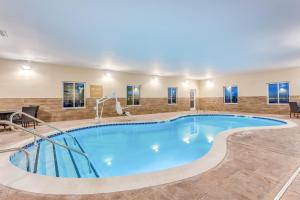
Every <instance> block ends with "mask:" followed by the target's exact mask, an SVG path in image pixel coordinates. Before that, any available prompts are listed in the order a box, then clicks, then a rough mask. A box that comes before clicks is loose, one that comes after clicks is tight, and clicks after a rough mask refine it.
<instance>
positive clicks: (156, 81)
mask: <svg viewBox="0 0 300 200" xmlns="http://www.w3.org/2000/svg"><path fill="white" fill-rule="evenodd" d="M151 83H152V84H153V85H158V84H159V82H158V77H157V76H154V77H153V78H152V80H151Z"/></svg>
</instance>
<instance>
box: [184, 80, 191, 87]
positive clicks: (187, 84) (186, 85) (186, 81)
mask: <svg viewBox="0 0 300 200" xmlns="http://www.w3.org/2000/svg"><path fill="white" fill-rule="evenodd" d="M189 84H190V82H189V81H188V80H185V81H183V82H182V85H183V86H184V87H188V86H189Z"/></svg>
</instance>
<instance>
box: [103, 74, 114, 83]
mask: <svg viewBox="0 0 300 200" xmlns="http://www.w3.org/2000/svg"><path fill="white" fill-rule="evenodd" d="M102 80H104V81H111V80H112V74H111V73H110V72H105V73H104V74H103V77H102Z"/></svg>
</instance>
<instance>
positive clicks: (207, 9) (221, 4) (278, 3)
mask: <svg viewBox="0 0 300 200" xmlns="http://www.w3.org/2000/svg"><path fill="white" fill-rule="evenodd" d="M299 10H300V1H299V0H227V1H222V0H219V1H218V0H185V1H179V0H173V1H171V0H151V1H143V0H119V1H116V0H109V1H104V0H89V1H84V0H63V1H61V0H51V1H41V0H26V1H20V0H2V1H0V29H1V30H4V31H6V33H7V35H8V37H0V57H2V58H9V59H18V60H31V61H39V62H46V63H54V64H63V65H72V66H78V67H92V68H100V69H106V70H117V71H128V72H136V73H146V74H155V75H166V76H173V75H174V76H175V75H176V76H177V75H183V76H187V77H191V78H198V79H205V78H210V77H213V76H219V75H224V74H228V73H240V72H248V71H254V70H265V69H269V68H280V67H291V66H293V67H294V66H300V11H299Z"/></svg>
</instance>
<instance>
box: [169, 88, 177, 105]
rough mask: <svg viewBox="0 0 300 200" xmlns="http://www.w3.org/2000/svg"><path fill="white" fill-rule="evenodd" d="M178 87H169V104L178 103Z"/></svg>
mask: <svg viewBox="0 0 300 200" xmlns="http://www.w3.org/2000/svg"><path fill="white" fill-rule="evenodd" d="M176 97H177V88H174V87H170V88H168V104H176Z"/></svg>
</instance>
